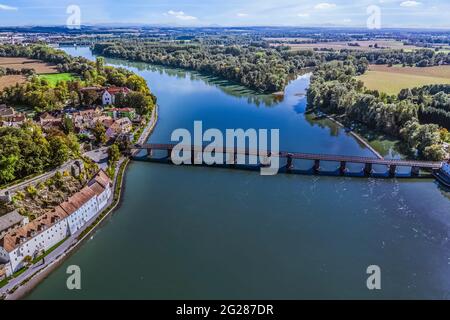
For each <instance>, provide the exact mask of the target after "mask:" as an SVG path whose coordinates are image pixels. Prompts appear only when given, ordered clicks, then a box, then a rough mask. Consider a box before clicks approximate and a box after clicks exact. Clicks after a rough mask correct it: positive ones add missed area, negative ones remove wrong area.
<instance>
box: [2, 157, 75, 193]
mask: <svg viewBox="0 0 450 320" xmlns="http://www.w3.org/2000/svg"><path fill="white" fill-rule="evenodd" d="M74 162H75V161H74V160H70V161H67V162H66V163H65V164H63V165H62V166H60V167H58V168H56V169H53V170H51V171H49V172H46V173H43V174H41V175H39V176H37V177H34V178H31V179H28V180H26V181H24V182H21V183H18V184H15V185H13V186H10V187H8V188H5V189H1V190H0V194H4V193H5V192H6V191H9V193H14V192H16V191H17V190H22V189H23V188H25V187H26V186H28V185H30V184H34V185H36V184H38V183H39V182H42V181H45V180H47V179H48V178H50V177H51V176H53V175H54V174H55V173H56V172H57V171H66V170H68V169H70V168H71V167H72V165H73V164H74Z"/></svg>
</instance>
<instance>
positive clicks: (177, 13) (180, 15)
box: [167, 10, 197, 20]
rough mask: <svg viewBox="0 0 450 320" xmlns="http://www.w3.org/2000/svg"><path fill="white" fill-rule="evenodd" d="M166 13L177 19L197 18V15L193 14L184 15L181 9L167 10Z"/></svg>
mask: <svg viewBox="0 0 450 320" xmlns="http://www.w3.org/2000/svg"><path fill="white" fill-rule="evenodd" d="M167 14H169V15H170V16H173V17H175V18H177V19H180V20H197V17H194V16H188V15H186V14H185V13H184V12H183V11H173V10H169V11H168V12H167Z"/></svg>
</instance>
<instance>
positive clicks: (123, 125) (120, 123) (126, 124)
mask: <svg viewBox="0 0 450 320" xmlns="http://www.w3.org/2000/svg"><path fill="white" fill-rule="evenodd" d="M132 130H133V123H132V122H131V120H130V119H128V118H121V119H118V120H116V121H114V123H113V124H112V126H111V127H109V129H108V130H106V136H107V137H108V138H109V139H111V138H115V137H117V136H118V135H121V134H126V133H129V132H131V131H132Z"/></svg>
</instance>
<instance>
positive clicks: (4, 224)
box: [0, 210, 25, 232]
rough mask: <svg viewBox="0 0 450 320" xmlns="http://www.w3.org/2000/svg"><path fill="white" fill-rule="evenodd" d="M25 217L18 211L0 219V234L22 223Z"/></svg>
mask: <svg viewBox="0 0 450 320" xmlns="http://www.w3.org/2000/svg"><path fill="white" fill-rule="evenodd" d="M24 218H25V217H23V216H22V215H21V214H20V213H19V212H17V210H15V211H12V212H10V213H7V214H5V215H4V216H1V217H0V232H2V231H4V230H8V229H9V228H11V227H12V226H14V225H16V224H18V223H21V222H22V221H23V219H24Z"/></svg>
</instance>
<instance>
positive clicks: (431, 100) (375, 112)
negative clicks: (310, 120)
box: [307, 59, 450, 161]
mask: <svg viewBox="0 0 450 320" xmlns="http://www.w3.org/2000/svg"><path fill="white" fill-rule="evenodd" d="M367 68H368V61H367V59H360V60H349V61H344V62H341V61H333V62H330V63H325V64H322V65H321V66H320V67H318V68H317V69H316V71H315V72H314V73H313V76H312V77H311V84H310V87H309V89H308V93H307V97H308V110H309V111H320V112H324V113H326V114H328V115H330V114H334V115H338V116H339V117H341V118H342V119H344V120H345V121H346V122H349V123H350V126H352V125H351V124H354V123H361V124H363V125H365V126H367V127H368V128H369V129H372V130H375V131H379V132H382V133H384V134H386V135H388V136H392V137H395V138H396V139H399V140H401V141H403V142H404V143H405V145H406V146H407V148H406V149H407V154H408V155H409V157H411V158H419V159H424V160H430V161H441V160H444V159H445V158H446V157H448V154H447V151H446V150H445V148H444V146H445V143H448V142H450V135H449V132H448V127H447V128H446V127H442V125H445V124H446V123H447V126H450V122H448V120H447V119H450V112H448V111H447V110H449V111H450V95H449V93H450V85H429V86H425V87H422V88H414V89H412V90H411V89H404V90H402V91H401V92H400V93H399V94H398V96H389V95H387V94H385V93H380V92H378V91H376V90H375V91H373V90H368V89H366V88H365V87H364V84H363V83H362V82H361V81H358V80H356V78H355V76H357V75H360V74H363V73H364V72H365V71H366V70H367ZM346 125H347V124H346Z"/></svg>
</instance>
